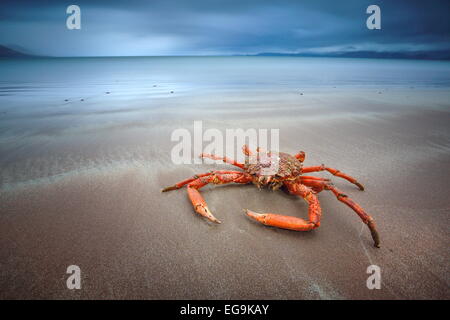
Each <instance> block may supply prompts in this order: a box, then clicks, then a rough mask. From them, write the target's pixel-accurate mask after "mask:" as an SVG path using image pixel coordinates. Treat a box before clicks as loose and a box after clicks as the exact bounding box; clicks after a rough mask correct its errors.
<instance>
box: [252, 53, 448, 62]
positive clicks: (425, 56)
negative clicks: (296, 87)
mask: <svg viewBox="0 0 450 320" xmlns="http://www.w3.org/2000/svg"><path fill="white" fill-rule="evenodd" d="M253 56H265V57H272V56H275V57H336V58H377V59H418V60H450V51H409V52H406V51H404V52H387V51H386V52H382V51H346V52H328V53H278V52H263V53H258V54H254V55H253Z"/></svg>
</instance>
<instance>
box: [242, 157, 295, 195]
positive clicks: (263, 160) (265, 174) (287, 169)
mask: <svg viewBox="0 0 450 320" xmlns="http://www.w3.org/2000/svg"><path fill="white" fill-rule="evenodd" d="M302 167H303V164H302V162H300V161H299V160H298V159H297V158H295V157H294V156H291V155H290V154H288V153H284V152H279V153H278V152H258V153H256V154H253V155H250V156H248V157H247V158H246V160H245V165H244V170H245V171H246V172H247V173H248V174H250V175H252V176H253V180H252V181H253V183H254V184H255V185H256V186H258V188H261V187H263V186H267V187H268V188H270V189H273V190H276V189H278V188H280V187H281V186H282V185H283V181H286V180H295V179H297V178H298V177H299V176H300V175H301V173H302Z"/></svg>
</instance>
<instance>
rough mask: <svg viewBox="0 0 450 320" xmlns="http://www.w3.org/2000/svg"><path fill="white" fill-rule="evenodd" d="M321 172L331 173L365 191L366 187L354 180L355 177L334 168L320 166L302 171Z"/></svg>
mask: <svg viewBox="0 0 450 320" xmlns="http://www.w3.org/2000/svg"><path fill="white" fill-rule="evenodd" d="M319 171H328V172H329V173H331V174H332V175H334V176H337V177H340V178H343V179H345V180H347V181H349V182H351V183H353V184H355V185H356V186H357V187H358V188H359V189H360V190H364V186H363V185H362V184H360V183H359V182H358V181H356V179H355V178H353V177H351V176H349V175H347V174H345V173H343V172H340V171H339V170H337V169H333V168H330V167H325V165H323V164H322V165H320V166H314V167H304V168H303V169H302V172H303V173H308V172H319Z"/></svg>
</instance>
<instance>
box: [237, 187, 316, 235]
mask: <svg viewBox="0 0 450 320" xmlns="http://www.w3.org/2000/svg"><path fill="white" fill-rule="evenodd" d="M286 186H287V187H288V189H289V191H291V193H293V194H296V195H298V196H300V197H302V198H303V199H305V200H306V202H307V203H308V204H309V208H308V217H309V220H304V219H301V218H297V217H292V216H284V215H280V214H275V213H257V212H253V211H250V210H246V213H247V215H248V216H249V217H251V218H252V219H254V220H256V221H258V222H261V223H262V224H264V225H266V226H272V227H277V228H282V229H288V230H294V231H309V230H312V229H315V228H317V227H319V225H320V216H321V209H320V204H319V200H318V199H317V196H316V195H315V194H314V193H313V192H312V190H311V189H309V188H308V187H306V186H304V185H302V184H286Z"/></svg>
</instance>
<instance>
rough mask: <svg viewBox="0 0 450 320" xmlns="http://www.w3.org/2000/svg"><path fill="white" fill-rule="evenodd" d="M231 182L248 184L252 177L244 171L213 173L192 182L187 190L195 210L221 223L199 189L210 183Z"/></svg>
mask: <svg viewBox="0 0 450 320" xmlns="http://www.w3.org/2000/svg"><path fill="white" fill-rule="evenodd" d="M231 182H235V183H243V184H247V183H249V182H251V177H250V176H249V175H247V174H245V173H243V172H235V173H213V174H211V175H209V176H204V177H201V178H198V179H195V180H194V181H192V182H190V183H189V184H188V186H187V192H188V196H189V199H190V200H191V202H192V205H193V206H194V210H195V211H196V212H197V213H198V214H200V215H201V216H203V217H205V218H207V219H209V220H210V221H212V222H216V223H220V221H219V220H217V218H216V217H214V215H213V214H212V213H211V211H210V210H209V208H208V205H207V204H206V201H205V199H204V198H203V197H202V195H201V194H200V192H199V191H198V189H200V188H202V187H204V186H206V185H207V184H208V183H214V184H225V183H231Z"/></svg>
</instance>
